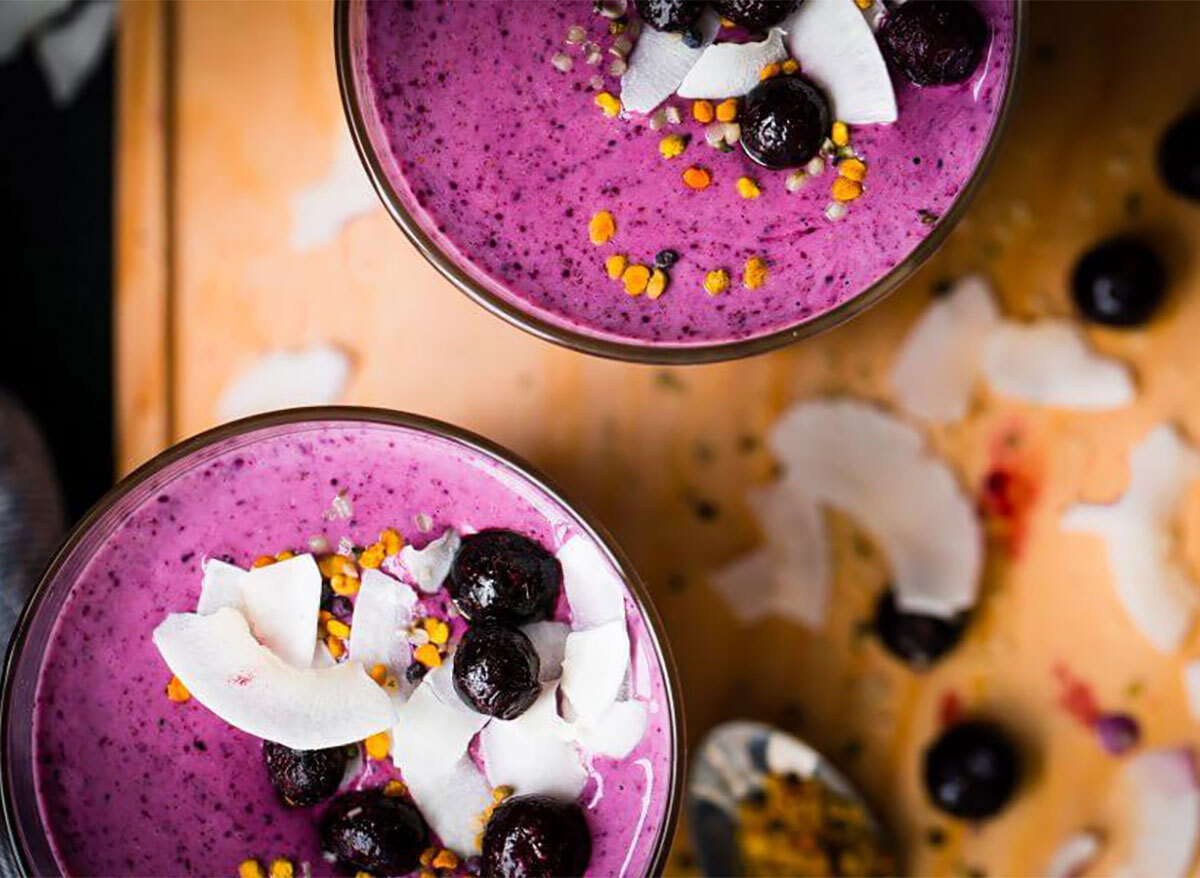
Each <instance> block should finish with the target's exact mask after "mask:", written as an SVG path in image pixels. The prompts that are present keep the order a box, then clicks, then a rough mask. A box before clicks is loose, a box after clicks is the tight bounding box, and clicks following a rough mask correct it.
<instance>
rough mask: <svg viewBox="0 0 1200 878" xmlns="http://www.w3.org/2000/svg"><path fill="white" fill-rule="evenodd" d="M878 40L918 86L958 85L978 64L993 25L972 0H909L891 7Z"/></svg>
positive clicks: (886, 52) (905, 74) (903, 71)
mask: <svg viewBox="0 0 1200 878" xmlns="http://www.w3.org/2000/svg"><path fill="white" fill-rule="evenodd" d="M879 42H880V46H881V48H882V49H883V53H884V55H886V56H887V58H888V60H889V61H891V62H892V64H893V65H895V66H896V68H897V69H899V71H900V72H901V73H903V74H904V77H905V78H906V79H907V80H908V81H909V82H911V83H912V84H913V85H920V86H925V85H953V84H954V83H957V82H962V81H964V80H965V79H967V78H968V77H969V76H970V75H971V74H972V73H974V72H975V68H977V67H978V66H979V61H980V59H982V58H983V54H984V49H985V48H986V47H987V42H988V25H987V22H986V21H984V20H983V15H981V14H980V12H979V10H978V9H976V8H975V6H974V5H973V4H972V3H969V2H968V0H909V2H907V3H903V4H901V5H899V6H894V7H892V8H891V9H890V11H889V12H888V14H887V17H886V18H885V19H884V20H883V26H882V27H881V28H880V30H879Z"/></svg>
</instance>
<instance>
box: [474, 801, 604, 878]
mask: <svg viewBox="0 0 1200 878" xmlns="http://www.w3.org/2000/svg"><path fill="white" fill-rule="evenodd" d="M591 857H592V836H591V833H590V832H589V831H588V827H587V821H586V820H585V819H584V817H583V812H582V811H581V810H580V809H579V806H578V805H576V804H574V803H567V802H560V801H558V800H556V799H553V798H551V797H549V796H515V797H513V798H511V799H507V800H505V801H504V802H503V803H501V804H500V805H498V806H497V807H496V810H495V811H493V812H492V816H491V819H490V820H488V824H487V827H486V828H485V829H484V830H483V857H482V859H483V863H482V867H483V868H482V872H483V874H484V875H493V876H499V878H543V876H544V878H550V876H556V878H559V876H580V875H582V874H583V871H584V869H586V868H587V865H588V861H589V860H590V859H591Z"/></svg>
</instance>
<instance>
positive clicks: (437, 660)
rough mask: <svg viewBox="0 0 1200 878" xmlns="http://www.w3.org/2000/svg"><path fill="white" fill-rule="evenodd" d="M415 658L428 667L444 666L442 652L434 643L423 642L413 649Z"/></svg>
mask: <svg viewBox="0 0 1200 878" xmlns="http://www.w3.org/2000/svg"><path fill="white" fill-rule="evenodd" d="M413 658H415V659H416V660H417V661H419V662H420V663H421V664H423V665H424V666H425V667H427V668H440V667H441V666H442V654H441V653H440V652H438V648H437V647H436V646H434V645H433V644H432V643H422V644H421V645H420V646H418V647H417V648H416V649H415V650H413Z"/></svg>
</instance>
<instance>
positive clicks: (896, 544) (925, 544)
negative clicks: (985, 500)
mask: <svg viewBox="0 0 1200 878" xmlns="http://www.w3.org/2000/svg"><path fill="white" fill-rule="evenodd" d="M769 443H770V446H771V448H772V450H773V451H774V453H775V455H776V457H777V458H778V459H779V461H780V462H781V463H782V464H783V465H784V466H785V467H786V476H785V479H786V481H785V484H786V485H787V486H788V489H789V490H792V491H795V492H796V494H797V495H798V496H799V497H804V498H810V499H811V500H812V501H814V502H816V503H818V504H823V505H828V506H832V507H833V508H835V509H838V510H839V511H841V512H843V513H845V514H847V515H849V516H850V517H851V518H853V519H854V520H855V521H856V522H857V523H858V525H859V526H860V527H862V528H863V529H864V530H866V531H867V532H868V533H869V534H870V535H871V537H872V538H873V539H874V540H875V542H876V543H877V544H878V545H879V546H880V548H881V549H882V550H883V551H884V553H885V554H886V555H887V558H888V561H889V564H890V567H891V572H892V576H893V581H894V588H895V592H896V600H897V603H898V604H899V605H900V607H901V608H902V609H904V610H907V611H908V612H911V613H923V614H926V615H932V616H939V617H943V618H947V617H950V616H953V615H955V614H956V613H958V612H960V611H961V610H964V609H966V608H968V607H970V606H972V605H973V604H974V603H975V598H976V595H977V593H978V588H979V575H980V569H981V565H982V559H983V536H982V533H981V531H980V526H979V521H978V519H977V518H976V516H975V511H974V508H973V506H972V504H971V502H970V500H969V499H968V497H967V496H966V494H965V493H964V492H963V490H962V488H961V486H960V485H959V484H958V482H957V480H956V479H955V477H954V474H953V472H952V471H951V469H950V467H949V466H948V465H947V463H946V462H945V461H944V460H942V459H941V458H938V457H936V456H935V455H934V454H933V453H932V452H931V451H929V450H928V449H927V448H926V447H925V443H924V441H923V440H922V438H921V436H920V434H918V433H917V432H916V431H915V430H914V429H912V428H911V427H910V426H908V425H907V424H904V423H903V422H901V421H899V420H898V419H896V418H894V417H892V416H890V415H888V414H886V413H884V412H882V411H880V410H879V409H877V408H875V407H874V406H871V405H868V404H866V403H862V402H857V401H854V400H842V401H833V402H829V401H822V402H805V403H800V404H799V405H796V406H794V407H793V408H792V409H791V410H790V411H788V412H787V413H786V414H785V415H784V416H783V417H782V418H780V420H779V421H778V423H776V425H775V427H774V428H773V429H772V430H771V433H770V437H769Z"/></svg>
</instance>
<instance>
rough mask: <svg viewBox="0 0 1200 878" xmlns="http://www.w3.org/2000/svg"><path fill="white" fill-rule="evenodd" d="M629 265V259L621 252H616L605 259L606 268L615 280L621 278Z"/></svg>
mask: <svg viewBox="0 0 1200 878" xmlns="http://www.w3.org/2000/svg"><path fill="white" fill-rule="evenodd" d="M628 267H629V260H628V259H626V258H625V257H624V256H622V255H621V254H620V253H614V254H613V255H612V256H610V257H608V258H607V259H605V260H604V270H605V271H607V272H608V276H609V277H610V278H612V279H613V280H620V278H621V275H623V274H624V273H625V269H626V268H628Z"/></svg>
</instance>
